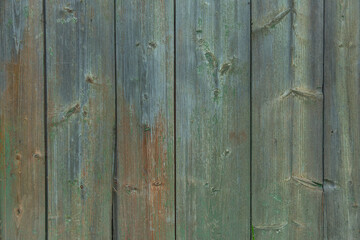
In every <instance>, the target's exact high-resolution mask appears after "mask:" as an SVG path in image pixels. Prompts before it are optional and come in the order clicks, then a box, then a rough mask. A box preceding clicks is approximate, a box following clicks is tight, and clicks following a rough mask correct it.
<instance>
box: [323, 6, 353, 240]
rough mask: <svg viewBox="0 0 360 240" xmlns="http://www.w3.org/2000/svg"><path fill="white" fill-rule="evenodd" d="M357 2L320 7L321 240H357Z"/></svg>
mask: <svg viewBox="0 0 360 240" xmlns="http://www.w3.org/2000/svg"><path fill="white" fill-rule="evenodd" d="M359 10H360V2H359V1H358V0H344V1H335V0H329V1H326V2H325V123H326V125H325V146H324V153H325V159H324V163H325V172H324V178H325V185H324V190H325V209H326V210H325V221H326V222H325V227H326V231H325V233H326V239H328V240H345V239H346V240H347V239H360V214H359V204H360V163H359V157H360V110H359V104H360V97H359V90H360V80H359V77H360V67H359V60H360V55H359V53H360V12H359Z"/></svg>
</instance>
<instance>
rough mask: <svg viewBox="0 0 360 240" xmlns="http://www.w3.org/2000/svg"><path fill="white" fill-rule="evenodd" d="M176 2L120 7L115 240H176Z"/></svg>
mask: <svg viewBox="0 0 360 240" xmlns="http://www.w3.org/2000/svg"><path fill="white" fill-rule="evenodd" d="M173 15H174V6H173V1H162V0H154V1H143V0H134V1H127V0H117V1H116V37H117V40H116V41H117V43H116V45H117V68H116V69H117V109H118V115H117V116H118V118H117V119H118V122H117V129H118V130H117V171H116V174H117V176H116V182H117V187H116V199H117V200H116V207H115V216H116V220H115V229H114V230H115V231H114V233H115V237H116V238H117V239H139V240H142V239H164V240H165V239H166V240H167V239H169V240H171V239H174V238H175V202H174V17H173Z"/></svg>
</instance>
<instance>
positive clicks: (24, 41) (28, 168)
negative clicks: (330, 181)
mask: <svg viewBox="0 0 360 240" xmlns="http://www.w3.org/2000/svg"><path fill="white" fill-rule="evenodd" d="M43 43H44V41H43V23H42V1H40V0H17V1H16V0H2V1H0V239H4V240H5V239H30V240H31V239H45V157H44V156H45V152H44V142H45V141H44V140H45V137H44V70H43V69H44V68H43Z"/></svg>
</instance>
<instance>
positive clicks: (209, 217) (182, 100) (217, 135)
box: [176, 0, 250, 239]
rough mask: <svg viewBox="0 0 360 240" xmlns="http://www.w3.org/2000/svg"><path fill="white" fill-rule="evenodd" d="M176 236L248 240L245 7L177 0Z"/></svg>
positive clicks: (232, 0) (237, 1) (231, 0)
mask: <svg viewBox="0 0 360 240" xmlns="http://www.w3.org/2000/svg"><path fill="white" fill-rule="evenodd" d="M176 63H177V64H176V132H177V139H176V156H177V158H176V162H177V163H176V179H177V180H176V194H177V196H176V204H177V207H176V208H177V216H176V219H177V221H176V223H177V225H176V228H177V238H178V239H249V237H250V236H249V235H250V5H249V3H248V1H243V0H225V1H215V0H181V1H176Z"/></svg>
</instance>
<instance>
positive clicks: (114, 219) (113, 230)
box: [111, 0, 118, 240]
mask: <svg viewBox="0 0 360 240" xmlns="http://www.w3.org/2000/svg"><path fill="white" fill-rule="evenodd" d="M113 14H114V58H115V61H114V66H115V67H114V71H115V72H114V74H115V84H114V86H115V126H114V134H115V136H114V142H115V143H114V144H115V145H114V163H113V178H112V189H111V190H112V208H111V209H112V217H111V233H112V239H113V240H116V239H117V201H116V200H117V196H116V191H117V159H118V158H117V141H118V140H117V132H118V129H117V120H118V107H117V51H116V50H117V48H116V0H114V13H113Z"/></svg>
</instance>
